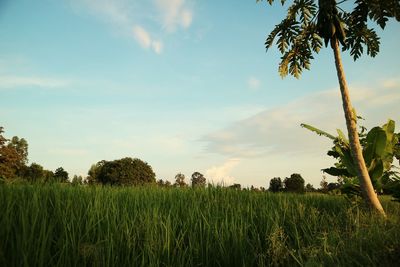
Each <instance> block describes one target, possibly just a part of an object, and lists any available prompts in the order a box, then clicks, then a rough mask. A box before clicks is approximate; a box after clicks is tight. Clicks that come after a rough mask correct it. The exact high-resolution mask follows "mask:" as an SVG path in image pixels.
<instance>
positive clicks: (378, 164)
mask: <svg viewBox="0 0 400 267" xmlns="http://www.w3.org/2000/svg"><path fill="white" fill-rule="evenodd" d="M368 173H369V177H370V178H371V181H373V183H376V182H377V181H378V180H379V179H380V178H381V177H382V175H383V163H382V160H381V159H379V158H376V159H374V160H373V161H372V163H371V166H370V167H369V168H368Z"/></svg>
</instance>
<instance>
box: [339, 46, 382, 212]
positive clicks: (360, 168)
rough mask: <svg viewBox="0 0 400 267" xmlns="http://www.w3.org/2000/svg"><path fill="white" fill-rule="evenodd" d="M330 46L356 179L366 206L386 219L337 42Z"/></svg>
mask: <svg viewBox="0 0 400 267" xmlns="http://www.w3.org/2000/svg"><path fill="white" fill-rule="evenodd" d="M331 45H332V49H333V52H334V55H335V65H336V71H337V76H338V80H339V87H340V93H341V95H342V102H343V103H342V104H343V110H344V116H345V118H346V126H347V132H348V135H349V143H350V151H351V155H352V157H353V161H354V164H355V166H356V170H357V173H358V179H359V180H360V187H361V191H362V194H363V197H364V199H365V201H366V203H367V205H368V206H369V207H370V208H371V209H373V210H376V211H378V212H379V213H380V214H382V215H383V216H385V217H386V214H385V211H384V210H383V208H382V205H381V203H380V201H379V199H378V196H377V194H376V193H375V191H374V187H373V186H372V182H371V179H370V177H369V173H368V169H367V166H366V165H365V161H364V157H363V154H362V149H361V144H360V139H359V137H358V131H357V118H355V117H354V116H355V114H354V113H353V107H352V105H351V102H350V96H349V89H348V87H347V82H346V77H345V75H344V69H343V65H342V59H341V56H340V49H339V42H338V40H337V39H333V40H332V41H331Z"/></svg>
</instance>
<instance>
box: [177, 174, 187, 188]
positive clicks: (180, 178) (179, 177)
mask: <svg viewBox="0 0 400 267" xmlns="http://www.w3.org/2000/svg"><path fill="white" fill-rule="evenodd" d="M185 178H186V177H185V175H184V174H182V173H178V174H177V175H175V183H174V186H177V187H185V186H187V184H186V182H185Z"/></svg>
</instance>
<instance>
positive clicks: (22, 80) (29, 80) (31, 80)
mask: <svg viewBox="0 0 400 267" xmlns="http://www.w3.org/2000/svg"><path fill="white" fill-rule="evenodd" d="M69 83H70V82H69V81H67V80H62V79H53V78H44V77H36V76H0V88H8V89H9V88H18V87H40V88H56V87H65V86H67V85H68V84H69Z"/></svg>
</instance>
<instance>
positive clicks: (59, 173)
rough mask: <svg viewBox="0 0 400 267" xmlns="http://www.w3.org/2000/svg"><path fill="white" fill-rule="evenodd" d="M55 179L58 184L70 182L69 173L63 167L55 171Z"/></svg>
mask: <svg viewBox="0 0 400 267" xmlns="http://www.w3.org/2000/svg"><path fill="white" fill-rule="evenodd" d="M54 179H55V180H56V181H57V182H62V183H65V182H68V172H67V171H65V170H64V168H63V167H59V168H57V169H56V170H55V171H54Z"/></svg>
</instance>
